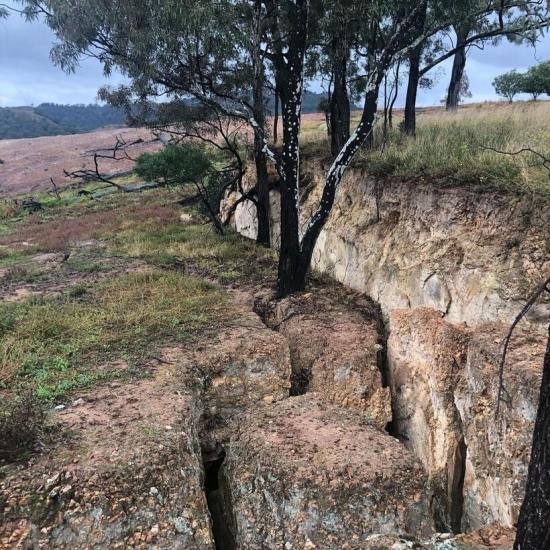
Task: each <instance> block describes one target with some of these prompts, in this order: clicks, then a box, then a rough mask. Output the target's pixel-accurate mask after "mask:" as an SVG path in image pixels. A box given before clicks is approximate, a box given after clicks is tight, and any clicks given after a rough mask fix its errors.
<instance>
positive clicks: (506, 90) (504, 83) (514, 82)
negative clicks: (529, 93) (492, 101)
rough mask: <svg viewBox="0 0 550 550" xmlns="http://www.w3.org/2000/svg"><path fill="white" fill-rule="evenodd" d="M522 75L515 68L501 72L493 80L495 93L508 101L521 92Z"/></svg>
mask: <svg viewBox="0 0 550 550" xmlns="http://www.w3.org/2000/svg"><path fill="white" fill-rule="evenodd" d="M522 81H523V76H522V75H521V74H520V73H518V72H517V71H516V70H513V71H510V72H508V73H504V74H501V75H500V76H497V77H496V78H495V79H494V80H493V87H494V88H495V92H496V93H497V95H499V96H501V97H505V98H506V99H507V100H508V101H509V102H510V103H512V101H513V100H514V97H515V96H516V95H517V94H519V93H521V91H522V85H523V82H522Z"/></svg>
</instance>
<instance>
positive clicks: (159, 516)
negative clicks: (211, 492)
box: [0, 371, 214, 550]
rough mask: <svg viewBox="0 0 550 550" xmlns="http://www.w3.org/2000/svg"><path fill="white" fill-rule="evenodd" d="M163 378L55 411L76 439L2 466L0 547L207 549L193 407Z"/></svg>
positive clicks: (108, 390) (106, 392)
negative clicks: (16, 464) (21, 462)
mask: <svg viewBox="0 0 550 550" xmlns="http://www.w3.org/2000/svg"><path fill="white" fill-rule="evenodd" d="M165 376H169V377H170V375H169V374H167V372H166V371H165V372H164V373H159V375H158V376H156V377H155V378H154V379H153V380H142V381H140V382H136V383H131V384H128V385H125V386H123V385H121V384H119V383H115V384H112V385H110V386H107V387H105V388H102V389H101V390H99V391H98V392H97V393H95V394H94V397H93V399H92V398H91V396H90V397H87V398H84V399H82V398H81V399H80V400H77V401H76V402H75V404H74V405H73V406H71V407H69V408H68V409H66V410H64V411H62V412H60V413H59V414H58V417H59V418H58V421H59V423H60V425H61V428H63V429H64V430H67V431H68V433H73V432H76V433H78V436H79V437H78V439H77V440H76V441H71V442H70V443H69V444H64V443H60V444H59V445H57V446H56V447H55V448H54V449H52V451H50V453H47V454H44V455H42V456H40V457H38V459H37V460H36V461H35V462H33V461H31V463H30V464H27V465H26V467H25V468H24V469H23V468H21V469H19V468H16V467H13V468H11V469H9V470H7V471H4V472H3V474H4V476H5V477H4V479H3V480H2V482H1V484H0V514H1V515H0V517H1V521H0V546H1V547H3V548H16V547H20V548H23V547H24V548H67V549H73V548H128V547H133V548H147V547H151V546H155V547H157V548H196V549H204V550H207V549H208V550H210V549H212V548H213V547H214V541H213V538H212V534H211V521H210V516H209V513H208V509H207V505H206V499H205V496H204V492H203V470H202V461H201V455H200V444H199V438H198V420H199V414H200V409H199V407H197V403H196V401H195V400H194V399H193V397H192V396H191V395H190V394H188V393H187V392H183V393H182V392H181V388H176V387H175V386H174V385H173V384H172V383H166V378H165Z"/></svg>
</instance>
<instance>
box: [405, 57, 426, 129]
mask: <svg viewBox="0 0 550 550" xmlns="http://www.w3.org/2000/svg"><path fill="white" fill-rule="evenodd" d="M421 57H422V47H421V46H418V47H417V48H414V50H413V51H412V52H411V54H410V55H409V81H408V84H407V98H406V99H405V120H404V121H403V131H404V132H405V133H406V134H407V135H409V136H414V135H416V98H417V96H418V83H419V82H420V59H421Z"/></svg>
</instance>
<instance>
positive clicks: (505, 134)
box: [302, 102, 550, 195]
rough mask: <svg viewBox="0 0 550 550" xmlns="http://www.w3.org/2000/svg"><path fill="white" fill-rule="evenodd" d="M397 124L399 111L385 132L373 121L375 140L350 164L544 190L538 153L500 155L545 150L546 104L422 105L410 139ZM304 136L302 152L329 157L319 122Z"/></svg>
mask: <svg viewBox="0 0 550 550" xmlns="http://www.w3.org/2000/svg"><path fill="white" fill-rule="evenodd" d="M354 120H355V121H357V117H356V116H354ZM399 122H400V119H399V116H398V117H397V121H396V123H395V126H394V128H393V129H392V130H390V131H389V132H388V133H387V135H386V136H384V133H383V128H382V122H379V123H378V126H377V128H376V131H375V139H374V146H373V147H372V148H371V149H367V148H363V149H362V150H361V152H360V153H359V154H358V156H357V158H356V159H355V161H354V166H356V167H360V168H364V169H365V170H366V171H367V172H368V173H370V174H372V176H374V177H377V178H385V177H388V176H393V177H398V178H402V179H411V178H418V177H423V178H426V179H429V180H431V181H433V183H434V184H436V185H441V184H444V185H467V186H475V187H476V188H478V189H480V190H483V189H487V190H495V189H502V190H506V191H512V192H520V193H537V194H542V195H550V175H549V171H548V168H547V167H545V166H544V162H543V160H542V159H541V158H540V157H538V156H537V155H534V154H532V153H529V152H528V151H526V152H523V153H519V154H514V155H509V154H506V153H516V152H518V151H520V150H521V149H524V148H526V147H530V148H532V149H533V150H536V151H537V152H540V153H541V154H542V155H545V156H547V157H548V156H550V132H549V131H548V128H550V102H526V103H515V104H513V105H508V104H477V105H468V106H464V107H461V108H460V109H459V110H458V111H457V112H445V111H444V110H442V109H431V110H425V111H424V112H422V111H421V112H420V113H419V115H418V124H417V135H416V138H414V137H409V136H406V135H404V134H403V133H402V132H401V131H400V130H399V128H398V124H399ZM302 139H303V141H304V147H303V151H304V153H305V156H307V157H310V158H311V157H317V158H318V157H323V156H324V157H326V156H327V154H328V144H327V141H326V125H325V124H319V121H312V122H311V123H310V124H309V125H308V124H307V123H306V125H305V128H304V131H303V137H302Z"/></svg>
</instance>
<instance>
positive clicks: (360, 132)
mask: <svg viewBox="0 0 550 550" xmlns="http://www.w3.org/2000/svg"><path fill="white" fill-rule="evenodd" d="M373 80H374V83H373V86H372V88H371V90H370V91H368V92H367V94H366V96H365V106H364V108H363V114H362V116H361V121H360V122H359V125H358V126H357V129H356V130H355V132H354V133H353V134H352V135H351V137H350V138H349V139H348V141H347V142H346V143H345V145H344V147H343V148H342V150H341V151H340V152H339V153H338V156H337V157H336V159H335V160H334V162H333V163H332V166H331V167H330V169H329V171H328V174H327V177H326V180H325V187H324V189H323V194H322V196H321V201H320V203H319V207H318V209H317V210H316V211H315V213H314V214H313V216H312V217H311V220H310V222H309V224H308V226H307V228H306V230H305V232H304V236H303V239H302V243H301V258H300V262H299V264H298V266H297V271H296V276H297V286H298V287H300V288H303V287H304V286H305V279H306V276H307V271H308V269H309V265H310V262H311V257H312V255H313V250H314V249H315V244H316V242H317V239H318V237H319V234H320V233H321V230H322V229H323V227H324V225H325V223H326V221H327V219H328V217H329V215H330V212H331V210H332V206H333V205H334V200H335V198H336V191H337V189H338V186H339V184H340V182H341V181H342V177H343V175H344V172H345V171H346V169H347V167H348V166H349V164H350V162H351V160H352V159H353V157H354V156H355V153H357V151H358V149H359V148H360V147H361V146H362V145H363V144H364V143H365V141H366V140H367V138H368V137H369V136H370V135H372V128H373V125H374V119H375V116H376V111H377V108H378V107H377V104H378V91H379V87H380V82H381V78H375V77H373Z"/></svg>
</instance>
